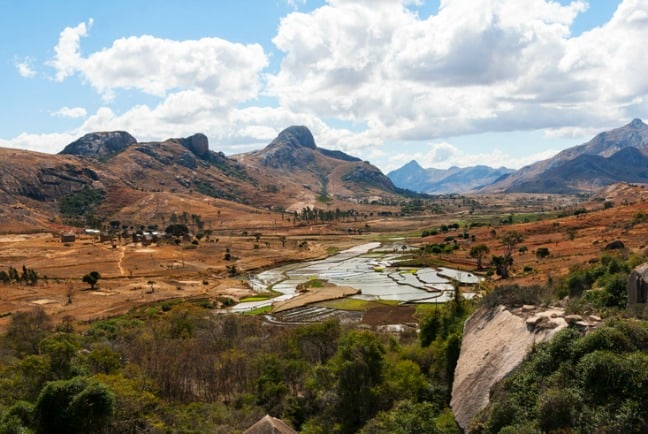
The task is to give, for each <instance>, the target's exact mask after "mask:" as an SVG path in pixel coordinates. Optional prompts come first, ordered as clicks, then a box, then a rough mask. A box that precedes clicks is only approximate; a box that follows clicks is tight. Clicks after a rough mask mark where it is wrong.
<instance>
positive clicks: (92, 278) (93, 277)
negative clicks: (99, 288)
mask: <svg viewBox="0 0 648 434" xmlns="http://www.w3.org/2000/svg"><path fill="white" fill-rule="evenodd" d="M99 279H101V274H99V272H98V271H91V272H89V273H88V274H86V275H84V276H83V277H82V278H81V281H82V282H84V283H87V284H88V285H90V289H95V285H96V284H97V282H98V281H99Z"/></svg>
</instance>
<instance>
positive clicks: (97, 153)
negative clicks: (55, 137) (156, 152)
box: [60, 131, 137, 158]
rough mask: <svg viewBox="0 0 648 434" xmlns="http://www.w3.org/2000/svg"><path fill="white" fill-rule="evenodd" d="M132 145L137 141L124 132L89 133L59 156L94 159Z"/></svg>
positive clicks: (68, 146) (110, 154) (113, 153)
mask: <svg viewBox="0 0 648 434" xmlns="http://www.w3.org/2000/svg"><path fill="white" fill-rule="evenodd" d="M134 143H137V140H136V139H135V137H133V136H131V135H130V134H129V133H127V132H126V131H106V132H97V133H89V134H86V135H85V136H83V137H81V138H80V139H77V140H75V141H74V142H72V143H70V144H69V145H67V146H66V147H65V148H64V149H63V150H62V151H61V152H60V154H61V155H78V156H82V157H95V158H100V157H109V156H112V155H115V154H117V153H119V152H121V151H123V150H124V149H126V148H128V147H129V146H130V145H132V144H134Z"/></svg>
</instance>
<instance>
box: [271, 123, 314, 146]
mask: <svg viewBox="0 0 648 434" xmlns="http://www.w3.org/2000/svg"><path fill="white" fill-rule="evenodd" d="M279 144H282V145H289V146H290V147H293V148H299V147H302V148H309V149H317V146H316V145H315V139H314V138H313V134H311V132H310V130H309V129H308V128H306V127H304V126H295V125H293V126H291V127H288V128H286V129H285V130H283V131H282V132H280V133H279V135H278V136H277V138H276V139H274V140H273V141H272V142H271V143H270V145H269V147H272V146H273V145H274V146H276V145H279Z"/></svg>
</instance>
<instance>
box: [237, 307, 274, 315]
mask: <svg viewBox="0 0 648 434" xmlns="http://www.w3.org/2000/svg"><path fill="white" fill-rule="evenodd" d="M271 311H272V305H269V306H262V307H257V308H256V309H252V310H250V311H248V312H245V313H243V315H252V316H253V315H266V314H268V313H270V312H271Z"/></svg>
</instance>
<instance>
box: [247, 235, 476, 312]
mask: <svg viewBox="0 0 648 434" xmlns="http://www.w3.org/2000/svg"><path fill="white" fill-rule="evenodd" d="M380 246H381V244H380V243H368V244H363V245H361V246H356V247H353V248H351V249H348V250H344V251H342V252H340V253H338V254H336V255H334V256H331V257H329V258H326V259H322V260H319V261H311V262H304V263H299V264H291V265H287V266H283V267H278V268H274V269H272V270H268V271H264V272H262V273H259V274H258V275H257V276H254V277H253V278H252V279H251V280H250V284H251V285H252V287H253V288H254V289H256V290H258V291H263V290H266V289H267V288H268V287H270V286H272V289H273V290H274V291H277V292H280V293H282V294H283V295H282V296H280V297H279V298H275V299H274V300H271V301H265V302H252V303H241V304H240V305H238V306H237V307H236V308H235V310H240V311H245V310H250V309H254V308H257V307H261V306H263V305H267V304H270V303H271V302H272V301H278V300H285V299H288V298H291V297H293V296H295V295H296V288H297V285H299V284H300V283H304V282H306V281H308V280H309V279H312V278H319V279H323V280H327V281H328V282H330V283H334V284H336V285H338V286H351V287H353V288H357V289H359V290H361V291H362V292H361V294H359V295H356V296H354V297H353V298H362V299H367V300H399V301H416V302H419V303H445V302H447V301H449V300H451V299H452V297H453V296H454V288H453V286H452V283H451V279H454V280H457V281H459V282H462V283H463V284H477V283H479V281H480V278H478V277H477V276H475V275H474V274H472V273H468V272H464V271H459V270H453V269H449V268H439V269H435V268H416V269H415V268H395V267H390V264H391V262H393V261H394V260H395V259H396V258H398V257H399V256H400V255H398V254H395V253H393V251H394V250H393V249H382V250H381V249H380Z"/></svg>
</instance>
